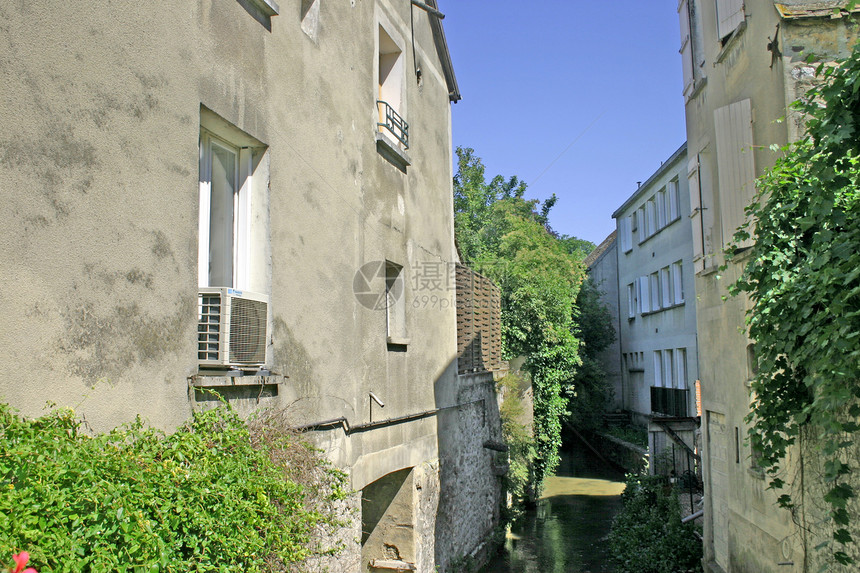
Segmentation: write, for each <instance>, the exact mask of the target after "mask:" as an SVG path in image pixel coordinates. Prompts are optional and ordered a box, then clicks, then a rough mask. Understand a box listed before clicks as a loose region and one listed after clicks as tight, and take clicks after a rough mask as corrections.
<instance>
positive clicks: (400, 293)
mask: <svg viewBox="0 0 860 573" xmlns="http://www.w3.org/2000/svg"><path fill="white" fill-rule="evenodd" d="M403 277H404V273H403V266H402V265H398V264H397V263H393V262H391V261H385V324H386V331H387V342H388V344H398V345H405V344H408V343H409V337H408V335H407V325H406V281H405V280H404V278H403Z"/></svg>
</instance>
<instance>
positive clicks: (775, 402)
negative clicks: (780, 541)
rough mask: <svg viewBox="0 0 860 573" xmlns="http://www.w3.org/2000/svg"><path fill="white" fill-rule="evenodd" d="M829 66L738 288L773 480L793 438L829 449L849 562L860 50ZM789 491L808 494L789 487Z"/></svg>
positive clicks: (856, 390)
mask: <svg viewBox="0 0 860 573" xmlns="http://www.w3.org/2000/svg"><path fill="white" fill-rule="evenodd" d="M818 75H819V77H820V78H821V79H822V81H821V83H820V84H819V85H818V87H816V88H814V89H812V90H811V91H810V92H809V93H808V94H807V95H806V97H805V98H804V99H802V100H801V101H799V102H797V103H795V104H794V105H795V108H796V109H798V110H799V111H801V112H803V113H804V114H806V116H807V117H808V121H807V124H806V127H807V131H806V136H805V137H804V138H803V139H801V140H800V141H799V142H797V143H795V144H794V145H791V146H789V147H786V148H785V149H784V150H783V152H784V155H783V156H782V157H781V158H780V159H779V160H777V162H776V165H775V167H774V168H773V169H771V170H770V171H769V172H767V173H766V174H765V175H764V176H763V177H762V178H760V179H759V181H758V193H757V196H756V197H755V199H754V201H753V203H752V204H751V205H750V207H748V209H747V214H748V215H749V216H750V220H751V225H750V226H748V227H746V228H742V229H741V230H739V231H738V233H737V234H736V235H735V238H734V240H735V245H737V244H740V243H741V241H744V240H746V239H748V238H750V236H752V237H753V239H754V245H753V246H752V248H751V251H752V252H751V253H750V256H749V259H748V261H747V262H746V264H745V268H744V270H743V273H742V275H741V277H740V279H739V280H738V281H737V282H736V283H735V284H734V286H733V287H732V288H731V289H730V292H732V293H733V294H739V293H745V294H747V295H748V296H749V298H750V300H751V303H752V306H751V308H750V309H749V311H748V313H747V321H746V322H747V328H748V332H749V335H750V337H751V338H752V339H754V340H755V358H756V361H757V366H758V371H757V374H756V376H755V379H754V381H753V382H752V404H751V413H750V414H749V416H748V418H747V421H748V423H750V424H751V429H750V436H751V442H752V445H753V447H754V448H756V450H757V451H758V452H759V453H760V459H761V462H760V463H761V465H762V467H763V468H765V469H766V471H767V473H768V475H769V477H770V485H771V487H772V488H774V489H777V490H782V491H783V492H785V491H786V489H787V488H786V486H787V484H786V482H785V481H784V480H783V479H782V478H781V477H780V476H782V475H783V474H782V473H781V469H783V466H784V465H785V461H784V460H785V459H786V455H787V453H788V451H789V448H790V447H791V446H792V445H794V444H796V443H798V441H799V439H800V437H801V433H803V435H804V436H807V435H810V433H811V434H812V436H813V438H814V439H815V440H816V441H817V442H818V444H819V445H820V452H821V455H822V456H823V458H824V459H823V463H822V467H823V468H824V475H823V481H824V484H825V486H826V487H825V488H824V489H825V493H824V501H825V502H826V503H827V505H828V507H829V517H830V520H829V523H830V524H831V525H832V528H833V532H832V537H833V540H834V541H835V542H837V545H835V546H833V558H834V559H835V561H837V562H839V563H842V564H847V563H851V562H852V558H851V557H850V556H849V555H848V554H847V553H846V551H845V550H846V545H845V544H848V543H850V542H852V541H853V539H852V536H851V533H850V532H849V526H850V522H851V516H850V515H849V512H848V504H849V501H850V500H852V498H854V497H855V495H856V491H855V488H854V486H853V485H852V482H854V481H856V475H857V466H858V462H857V459H856V457H854V456H853V455H851V452H852V451H853V450H851V449H850V448H852V447H854V446H855V435H856V434H857V432H858V430H860V425H858V423H857V420H858V417H860V402H858V400H860V195H858V184H860V50H858V48H857V47H855V49H854V51H853V53H852V54H851V56H850V57H849V58H848V59H847V60H845V61H843V62H841V64H840V65H839V66H838V67H828V66H823V65H822V66H819V67H818ZM734 249H736V247H735V246H733V247H732V250H734ZM735 252H736V251H735ZM744 256H746V254H745V255H744ZM735 257H736V258H737V257H738V254H735ZM795 497H796V496H795ZM779 503H780V504H781V505H782V506H783V507H787V508H792V507H794V506H795V503H796V500H795V499H794V498H793V497H792V495H791V494H790V493H782V495H780V497H779Z"/></svg>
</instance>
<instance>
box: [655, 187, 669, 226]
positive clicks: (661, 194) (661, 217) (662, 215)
mask: <svg viewBox="0 0 860 573" xmlns="http://www.w3.org/2000/svg"><path fill="white" fill-rule="evenodd" d="M666 207H667V205H666V189H665V188H663V189H660V190H659V191H657V229H662V228H663V227H665V226H666V225H668V224H669V217H668V209H667V208H666Z"/></svg>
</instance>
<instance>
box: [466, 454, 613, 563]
mask: <svg viewBox="0 0 860 573" xmlns="http://www.w3.org/2000/svg"><path fill="white" fill-rule="evenodd" d="M622 491H624V475H623V474H621V473H620V472H618V471H615V470H614V469H613V468H610V467H607V466H606V464H604V463H603V462H602V461H601V460H599V459H598V458H597V457H596V456H594V454H592V453H591V452H590V451H588V450H586V448H585V446H584V445H582V444H581V443H578V442H575V443H574V444H573V445H572V446H571V447H570V448H569V449H568V450H567V451H563V452H562V460H561V464H560V465H559V468H558V470H557V471H556V475H555V476H553V477H551V478H549V479H547V482H546V487H545V488H544V492H543V496H542V497H541V499H540V500H539V501H538V504H537V507H536V508H535V509H533V510H530V511H528V512H527V513H526V515H524V516H523V517H522V518H521V519H520V520H519V521H518V522H517V523H516V524H515V525H514V526H513V527H512V528H511V531H509V532H508V535H507V539H506V540H505V546H504V549H503V551H502V552H501V553H499V554H498V555H497V556H495V557H494V558H493V559H492V560H491V561H490V562H489V563H488V564H487V565H486V566H485V567H484V568H483V569H482V570H481V572H482V573H611V571H612V568H611V567H610V566H609V564H608V555H607V552H608V548H607V543H606V540H605V538H606V535H607V534H608V533H609V527H610V525H611V524H612V517H613V516H614V515H615V513H616V512H617V511H618V510H619V509H620V507H621V492H622Z"/></svg>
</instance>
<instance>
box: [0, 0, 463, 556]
mask: <svg viewBox="0 0 860 573" xmlns="http://www.w3.org/2000/svg"><path fill="white" fill-rule="evenodd" d="M314 4H315V6H314V9H313V10H312V11H311V13H310V19H309V18H308V14H305V13H304V12H302V10H300V7H299V6H298V5H297V4H295V3H286V4H284V5H283V6H282V7H281V13H280V15H278V16H275V17H273V18H271V20H270V21H267V19H266V18H261V17H260V16H259V14H255V13H254V10H253V9H251V8H249V7H250V6H252V5H253V4H252V3H251V2H250V1H245V0H243V1H241V2H239V1H233V0H228V1H223V0H219V1H214V0H198V1H197V2H191V3H187V4H183V6H182V7H171V8H167V7H163V6H156V5H153V4H149V3H133V2H117V3H111V4H93V3H91V2H83V1H71V2H59V3H58V2H51V1H47V0H45V1H35V2H28V3H25V4H21V3H17V4H3V5H2V6H0V19H2V20H3V22H4V31H3V33H0V47H2V48H0V81H2V83H3V85H4V89H3V91H4V94H3V98H2V100H0V116H2V117H3V118H4V129H3V133H2V135H0V159H2V161H0V185H2V194H3V197H4V201H2V202H0V216H2V217H3V220H4V221H6V225H4V228H3V229H2V230H0V265H2V267H3V268H5V269H8V270H9V271H12V272H11V273H10V274H11V275H13V276H14V277H15V280H14V284H13V283H10V286H9V288H7V289H4V292H3V294H2V295H0V313H1V314H2V315H3V316H4V322H3V326H2V327H0V358H2V359H3V360H4V361H5V362H6V363H8V364H15V365H17V366H18V367H19V368H20V369H21V370H22V371H26V372H27V375H26V376H23V377H22V376H19V375H17V374H15V373H14V371H12V370H10V371H9V372H10V373H9V374H7V375H4V376H3V377H0V400H3V401H6V402H9V403H11V404H12V405H13V406H14V407H16V408H18V409H20V411H21V412H22V413H23V414H25V415H29V416H36V415H39V414H40V413H42V411H43V408H44V406H45V404H46V402H48V401H51V402H54V403H56V404H58V405H59V406H73V407H75V408H76V410H77V411H78V412H79V413H80V414H81V415H82V416H85V417H86V419H87V421H88V423H89V424H90V426H91V427H92V428H93V429H94V430H104V429H107V428H109V427H112V426H115V425H117V424H120V423H123V422H127V421H129V420H131V419H133V418H134V417H135V416H136V415H141V416H142V417H143V418H144V419H145V420H146V421H147V422H148V423H150V424H152V425H153V426H156V427H160V428H164V429H171V428H174V427H176V426H177V425H178V424H180V423H181V422H182V421H184V420H185V419H187V417H188V416H189V415H190V413H191V411H192V409H193V408H196V407H203V406H206V405H208V404H210V403H211V402H210V401H209V400H211V399H210V398H207V397H205V396H204V395H202V394H200V393H199V391H192V390H191V389H190V388H189V380H188V379H189V377H190V376H192V375H195V374H197V373H198V368H197V344H196V336H197V325H196V321H197V287H198V223H199V221H198V218H199V215H198V212H199V205H198V197H199V161H200V149H199V140H200V134H201V108H203V107H205V108H206V109H208V110H211V111H212V112H213V113H214V114H216V115H217V116H219V117H220V118H223V120H224V121H225V122H226V123H228V124H230V125H232V126H234V127H235V128H236V129H237V130H239V131H241V132H242V133H243V134H244V135H245V136H248V137H251V138H254V139H256V140H258V141H259V142H262V144H264V145H265V146H266V152H265V158H264V161H265V162H266V164H265V166H266V168H267V169H268V182H266V184H265V185H264V186H263V187H260V188H258V189H257V191H259V192H265V193H268V205H259V204H256V205H255V209H256V211H254V216H255V219H254V220H253V221H252V222H251V226H252V237H253V241H254V245H253V250H254V257H253V259H252V260H253V261H255V262H254V265H257V266H256V267H255V268H253V269H252V273H251V274H252V277H255V278H254V279H253V280H254V281H255V282H254V284H255V285H260V286H259V287H255V288H269V289H270V292H269V293H267V294H270V296H271V300H270V304H269V313H270V323H271V325H272V327H273V328H272V330H271V332H270V333H269V339H270V340H269V342H270V348H269V356H270V363H269V364H268V366H270V367H271V370H272V372H273V373H275V374H273V375H272V376H270V377H268V378H266V379H259V378H257V379H252V380H251V382H253V383H254V384H252V385H250V386H242V387H235V388H233V387H224V386H221V387H220V390H221V392H222V393H223V394H224V395H225V396H226V397H227V398H228V399H229V400H230V401H231V402H233V403H234V404H235V405H237V406H238V407H239V408H240V410H241V411H243V412H246V413H247V412H251V411H253V410H254V409H257V408H261V407H276V408H281V409H283V410H284V411H285V415H286V416H287V418H288V419H289V420H291V421H293V422H294V423H296V424H306V423H312V422H315V421H321V420H326V419H330V418H337V417H344V418H346V419H347V420H348V422H349V423H350V424H353V425H356V424H362V423H366V422H370V421H371V420H374V421H378V420H380V419H382V418H393V417H398V416H404V415H408V414H413V413H416V412H422V411H426V410H430V409H433V408H435V407H436V406H437V405H438V404H437V402H436V392H437V388H439V387H446V386H452V385H454V384H455V383H456V370H455V369H454V368H453V367H452V364H453V361H454V360H455V354H456V338H455V337H456V323H455V313H454V304H453V284H451V285H444V286H443V287H442V288H441V289H440V290H439V291H438V292H434V293H432V294H436V295H438V296H439V297H440V298H447V300H448V301H449V302H448V304H447V305H442V304H435V305H430V304H426V305H425V304H422V303H421V302H420V299H419V300H418V302H417V303H415V301H416V297H418V296H419V295H423V294H425V292H426V290H427V289H428V287H427V286H426V285H422V284H421V283H420V282H419V281H417V280H415V277H416V275H417V274H418V273H420V272H422V270H426V269H434V268H439V267H440V266H441V268H443V269H445V268H447V266H448V265H452V264H453V261H454V260H455V252H454V245H453V214H452V193H451V178H452V163H451V128H450V108H449V106H450V103H449V97H448V94H449V90H448V86H447V85H446V81H445V79H444V75H443V70H442V65H441V63H440V59H439V56H438V54H437V50H436V45H435V44H434V40H433V37H432V33H431V27H430V24H429V20H428V15H427V13H426V12H425V11H423V10H421V9H418V8H412V7H411V6H410V4H409V3H408V2H407V3H404V2H389V1H386V0H378V1H375V2H369V1H357V2H356V1H354V2H346V3H342V2H339V3H334V2H316V3H314ZM410 11H412V13H411V14H410ZM413 18H414V34H415V36H414V52H413V42H412V37H411V34H412V32H411V30H412V26H413V24H412V19H413ZM380 24H383V25H384V26H385V27H386V32H387V33H388V34H389V35H390V36H391V37H392V39H393V40H394V41H395V42H396V43H397V45H398V47H399V48H400V49H401V50H402V56H401V57H402V63H403V67H402V69H403V76H402V90H401V92H402V105H401V107H400V109H399V111H400V112H401V114H402V115H403V116H404V118H405V119H406V121H408V122H409V126H410V138H409V149H408V150H407V151H406V153H407V154H408V156H409V158H411V165H409V166H408V167H405V168H404V167H403V166H402V165H397V164H395V163H393V162H392V161H391V160H390V159H388V158H386V157H385V156H383V155H382V154H381V153H380V151H379V149H378V145H377V141H376V137H377V131H378V130H377V125H376V124H377V121H378V111H377V105H376V99H377V97H378V90H379V86H378V81H379V79H378V57H379V53H378V50H379V41H378V29H379V25H380ZM415 63H417V67H418V68H420V70H421V77H420V81H419V78H418V76H417V74H416V69H415V67H414V64H415ZM256 184H257V183H255V185H256ZM385 260H388V261H391V262H393V263H396V264H398V265H402V267H403V271H402V272H403V278H404V279H405V281H404V282H405V292H404V293H403V296H404V297H405V300H406V304H405V305H404V307H405V309H406V312H405V329H406V334H407V337H408V339H409V340H408V344H405V345H397V346H390V345H388V344H387V320H386V316H387V315H386V311H385V309H384V308H380V309H371V308H367V307H365V306H364V305H362V304H361V303H360V301H359V300H358V299H357V298H356V296H355V295H354V292H353V288H354V283H353V278H354V276H355V273H356V271H358V269H360V268H361V267H362V265H365V264H366V263H371V262H373V261H385ZM443 274H444V273H443ZM371 286H372V288H374V289H377V291H378V292H379V293H380V295H382V293H384V280H382V279H379V280H377V281H375V282H372V283H371ZM447 286H450V289H451V290H447V289H446V287H447ZM427 294H431V293H427ZM413 303H415V304H413ZM198 381H199V380H198ZM225 381H226V379H218V380H216V379H210V382H211V383H216V382H217V383H223V382H225ZM245 382H247V380H245ZM260 382H265V383H266V384H260ZM371 391H373V392H374V393H375V394H376V395H378V396H379V397H380V398H381V399H382V400H383V401H384V402H385V409H384V410H373V411H372V410H371V402H370V398H369V392H371ZM436 432H437V427H436V422H435V420H433V419H432V418H430V419H427V418H425V419H421V420H417V421H414V422H408V423H402V424H398V425H392V426H385V427H380V428H377V429H373V430H369V431H365V432H360V433H355V434H350V435H347V434H345V433H344V432H343V431H342V430H341V429H339V428H336V429H333V430H326V431H323V432H319V433H317V434H316V435H315V436H314V438H315V440H316V441H317V443H318V444H319V445H320V446H322V447H324V448H325V449H326V451H327V453H328V454H329V455H330V457H331V458H332V459H333V460H334V462H335V463H336V464H337V465H338V466H340V467H344V468H349V469H350V470H351V471H350V476H351V479H352V484H351V485H352V487H353V488H355V489H356V490H360V489H362V488H363V487H364V486H365V485H367V484H369V483H371V482H373V481H375V480H377V479H379V478H380V477H382V476H384V475H386V474H389V473H391V472H394V471H398V470H401V469H404V468H412V467H416V466H422V464H427V463H432V462H433V460H435V459H436V458H437V457H438V445H437V440H436ZM428 471H429V470H428ZM431 473H432V472H431ZM428 479H430V478H428ZM431 481H432V480H431ZM422 504H423V505H422V506H421V516H420V520H427V519H430V520H431V521H432V516H433V515H434V514H435V509H434V507H433V505H434V502H433V501H432V499H430V501H427V502H426V503H424V502H422ZM420 520H419V521H420ZM428 527H430V529H431V530H432V526H428ZM421 559H423V561H422V563H423V564H422V565H421V569H420V570H422V571H425V570H427V571H429V570H432V561H433V560H432V549H431V550H430V557H422V558H421Z"/></svg>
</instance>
